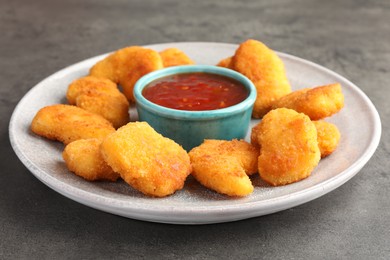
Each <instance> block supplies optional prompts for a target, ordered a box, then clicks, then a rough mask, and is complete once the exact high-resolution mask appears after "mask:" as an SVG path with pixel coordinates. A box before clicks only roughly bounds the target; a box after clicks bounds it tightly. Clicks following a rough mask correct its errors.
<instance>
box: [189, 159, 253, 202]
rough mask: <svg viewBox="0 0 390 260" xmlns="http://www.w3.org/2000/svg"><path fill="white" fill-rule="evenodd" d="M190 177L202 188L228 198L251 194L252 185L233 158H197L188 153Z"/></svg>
mask: <svg viewBox="0 0 390 260" xmlns="http://www.w3.org/2000/svg"><path fill="white" fill-rule="evenodd" d="M190 156H191V161H192V167H193V169H194V170H193V172H192V176H194V178H195V179H196V180H197V181H199V182H200V183H201V184H202V185H203V186H205V187H207V188H209V189H211V190H214V191H216V192H218V193H221V194H225V195H228V196H232V197H233V196H237V197H243V196H247V195H249V194H251V193H252V192H253V189H254V188H253V185H252V182H251V180H250V179H249V177H248V175H247V174H246V173H245V171H244V169H243V167H242V166H241V163H240V161H239V160H238V159H237V158H236V157H234V156H226V155H225V156H224V155H221V156H218V157H212V156H208V155H203V156H199V155H196V154H195V153H192V154H191V152H190Z"/></svg>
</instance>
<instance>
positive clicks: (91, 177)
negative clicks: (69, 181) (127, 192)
mask: <svg viewBox="0 0 390 260" xmlns="http://www.w3.org/2000/svg"><path fill="white" fill-rule="evenodd" d="M101 143H102V140H100V139H96V138H91V139H80V140H76V141H74V142H71V143H70V144H68V145H67V146H66V147H65V149H64V152H63V153H62V157H63V158H64V161H65V163H66V166H67V167H68V169H69V170H70V171H71V172H73V173H75V174H76V175H78V176H80V177H82V178H84V179H86V180H88V181H99V180H109V181H116V180H117V179H118V178H119V174H118V173H116V172H114V171H113V170H112V169H111V167H110V166H108V164H107V163H106V162H105V161H104V159H103V156H102V155H101V153H100V144H101Z"/></svg>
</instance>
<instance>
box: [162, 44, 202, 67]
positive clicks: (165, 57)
mask: <svg viewBox="0 0 390 260" xmlns="http://www.w3.org/2000/svg"><path fill="white" fill-rule="evenodd" d="M160 56H161V58H162V61H163V65H164V67H172V66H178V65H191V64H194V61H193V60H191V58H190V57H188V56H187V54H185V53H184V52H183V51H182V50H180V49H178V48H169V49H166V50H163V51H161V52H160Z"/></svg>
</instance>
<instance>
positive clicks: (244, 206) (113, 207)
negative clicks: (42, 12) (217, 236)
mask: <svg viewBox="0 0 390 260" xmlns="http://www.w3.org/2000/svg"><path fill="white" fill-rule="evenodd" d="M182 44H187V45H188V44H195V45H203V44H204V45H211V44H213V45H225V46H227V47H234V48H237V46H238V44H232V43H218V42H169V43H156V44H148V45H143V47H147V48H154V47H156V46H160V47H163V46H172V45H182ZM276 52H277V54H278V55H280V57H282V59H283V58H288V59H291V60H294V61H298V62H300V63H303V64H305V65H308V66H310V67H315V68H316V69H319V70H321V71H325V72H326V73H328V74H331V75H332V76H334V77H336V78H339V79H342V81H344V82H346V83H347V84H348V85H349V87H352V88H353V90H354V91H355V92H356V93H357V94H358V95H359V97H360V98H362V99H363V100H364V102H365V104H366V105H367V106H368V107H369V108H370V109H369V112H370V115H371V117H370V118H371V119H372V120H373V122H374V124H373V126H372V127H373V136H370V137H371V141H370V143H369V144H368V145H367V149H366V150H365V151H364V153H363V154H361V156H360V157H359V158H358V160H356V161H354V162H353V163H352V164H351V165H350V166H349V167H348V168H347V169H345V170H343V171H342V172H340V173H338V174H337V175H336V176H333V177H331V178H329V179H326V180H325V181H323V182H321V183H318V184H316V185H314V186H310V187H308V188H306V189H303V190H299V191H296V192H293V193H291V194H286V195H281V196H278V197H275V198H269V199H266V200H261V201H248V202H243V203H240V204H237V205H213V206H198V207H193V206H191V209H190V210H189V209H188V208H187V207H175V206H168V207H166V208H161V209H159V210H156V208H155V207H154V206H153V205H145V204H142V203H139V202H137V203H130V204H128V205H127V207H124V205H121V207H117V206H118V205H117V203H112V202H117V199H116V198H109V197H106V196H101V197H102V198H104V199H105V200H108V202H107V203H103V204H99V203H98V201H99V200H98V199H96V197H99V196H100V195H98V194H95V193H91V192H88V191H85V190H83V189H81V188H78V187H75V186H73V185H71V184H69V183H66V182H63V181H61V180H59V179H56V178H54V177H53V176H51V175H49V174H46V173H42V172H43V171H42V170H40V168H39V167H38V166H36V165H35V164H34V162H32V161H30V159H29V158H27V157H26V156H25V155H24V154H23V151H22V149H21V147H19V146H18V145H17V142H16V137H15V135H14V131H13V128H14V127H15V124H16V123H15V118H16V116H17V115H18V111H19V110H20V109H21V108H22V107H23V106H22V105H23V103H24V102H26V100H28V98H29V96H30V95H31V94H32V93H33V92H34V89H36V88H38V87H39V86H40V85H41V84H43V83H44V82H46V81H48V80H50V79H52V78H56V77H60V76H61V75H62V74H64V73H66V74H67V73H71V72H72V69H73V70H76V71H77V70H79V69H76V68H77V67H79V66H81V65H82V64H83V63H88V62H90V61H91V60H94V59H97V60H98V59H101V58H103V57H105V56H107V55H109V54H110V53H112V52H108V53H105V54H100V55H96V56H93V57H90V58H87V59H84V60H82V61H79V62H76V63H74V64H71V65H69V66H66V67H65V68H63V69H61V70H59V71H57V72H54V73H53V74H51V75H49V76H47V77H46V78H44V79H42V80H41V81H39V82H38V83H37V84H35V85H34V86H33V87H32V88H31V89H30V90H29V91H28V92H26V93H25V94H24V96H23V97H22V98H21V99H20V100H19V102H18V104H17V105H16V106H15V108H14V110H13V113H12V116H11V119H10V123H9V128H8V131H9V139H10V142H11V146H12V148H13V150H14V152H15V153H16V155H17V157H18V158H19V160H20V161H21V162H22V163H23V164H24V165H25V166H26V167H27V169H28V170H29V171H30V172H31V173H32V174H33V175H34V176H35V177H36V178H38V179H39V180H40V181H41V182H43V183H44V184H45V185H46V186H48V187H50V188H51V189H53V190H54V191H56V192H58V193H60V194H62V195H63V196H65V197H67V198H69V199H72V200H74V201H77V202H79V203H81V204H83V205H86V206H89V207H92V208H95V209H98V210H102V211H105V212H109V213H112V214H116V215H121V216H124V217H128V218H133V219H139V220H146V221H152V222H160V223H172V224H209V223H221V222H228V221H235V220H240V219H244V218H250V217H256V216H262V215H266V214H270V213H274V212H278V211H281V210H284V209H288V208H292V207H295V206H298V205H300V204H303V203H306V202H309V201H311V200H314V199H316V198H318V197H320V196H322V195H324V194H326V193H329V192H331V191H332V190H334V189H336V188H338V187H339V186H341V185H343V184H344V183H345V182H347V181H348V180H349V179H351V178H352V177H353V176H355V175H356V174H357V173H358V172H359V171H360V169H361V168H363V166H364V165H365V164H366V163H367V162H368V161H369V160H370V158H371V157H372V156H373V154H374V153H375V151H376V149H377V147H378V145H379V142H380V138H381V133H382V128H381V120H380V116H379V113H378V111H377V110H376V108H375V106H374V104H373V103H372V101H371V100H370V99H369V98H368V96H367V95H366V94H365V93H364V92H363V91H362V90H361V89H360V88H358V87H357V86H356V85H355V84H354V83H352V82H351V81H349V80H348V79H346V78H345V77H343V76H342V75H340V74H338V73H336V72H334V71H332V70H330V69H328V68H326V67H324V66H322V65H319V64H317V63H314V62H312V61H309V60H306V59H303V58H300V57H297V56H294V55H291V54H288V53H284V52H279V51H276ZM41 175H45V177H46V179H45V178H42V176H41ZM50 180H53V183H52V182H51V181H50ZM59 183H61V185H65V186H66V187H67V189H66V190H63V189H60V188H62V187H61V185H60V184H59ZM75 192H76V193H75ZM76 195H78V196H76ZM79 196H81V197H79ZM271 202H272V203H273V206H274V207H271V208H270V207H266V206H267V205H268V204H270V203H271ZM107 204H108V205H107ZM145 206H146V207H145ZM107 207H108V208H107ZM169 208H171V209H172V208H174V210H175V212H174V213H175V215H176V216H175V217H172V215H171V214H170V213H171V211H170V210H169ZM167 209H168V210H167ZM128 210H137V212H136V213H138V214H135V212H132V213H133V214H129V212H128ZM221 210H223V213H224V214H221ZM189 213H190V214H191V216H192V218H191V219H188V214H189ZM242 213H251V214H249V215H248V214H245V216H241V215H240V217H238V216H237V217H236V219H234V216H236V215H233V216H232V217H231V218H229V217H226V214H227V215H229V214H238V215H239V214H242ZM213 214H217V217H216V218H213V219H210V215H213ZM199 217H200V218H199Z"/></svg>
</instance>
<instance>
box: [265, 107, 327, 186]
mask: <svg viewBox="0 0 390 260" xmlns="http://www.w3.org/2000/svg"><path fill="white" fill-rule="evenodd" d="M259 124H260V126H259V129H258V133H259V135H258V142H259V144H260V146H261V150H260V156H259V161H258V164H259V174H260V177H261V178H262V179H263V180H264V181H265V182H267V183H269V184H271V185H273V186H279V185H285V184H289V183H293V182H297V181H299V180H302V179H304V178H307V177H308V176H310V174H311V172H312V171H313V169H314V168H315V167H316V166H317V164H318V162H319V161H320V157H321V153H320V149H319V148H318V141H317V130H316V127H315V125H314V124H313V122H312V121H311V120H310V118H309V117H308V116H306V115H305V114H302V113H298V112H296V111H294V110H292V109H286V108H279V109H275V110H272V111H270V112H269V113H268V114H266V115H265V116H264V117H263V120H262V121H261V122H260V123H259Z"/></svg>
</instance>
